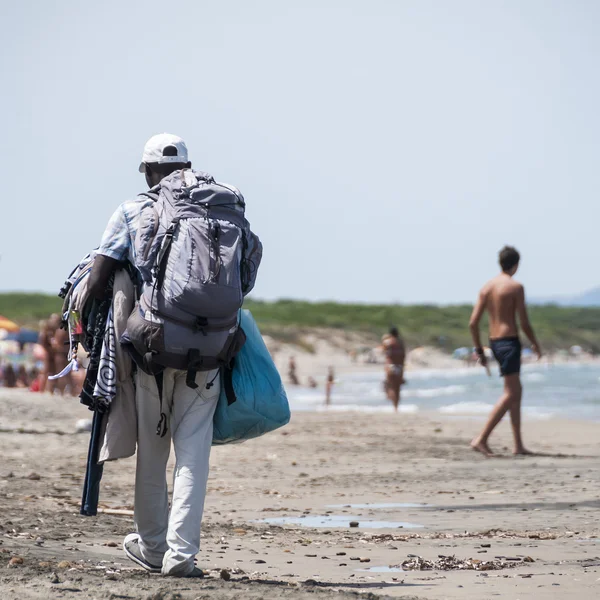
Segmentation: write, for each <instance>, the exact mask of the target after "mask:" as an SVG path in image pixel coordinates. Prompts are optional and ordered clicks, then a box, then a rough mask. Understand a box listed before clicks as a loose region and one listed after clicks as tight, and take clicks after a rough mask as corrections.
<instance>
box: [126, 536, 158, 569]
mask: <svg viewBox="0 0 600 600" xmlns="http://www.w3.org/2000/svg"><path fill="white" fill-rule="evenodd" d="M123 550H124V551H125V554H126V555H127V558H129V560H132V561H133V562H134V563H137V564H138V565H140V567H142V568H143V569H146V571H150V573H160V572H161V571H162V565H151V564H150V563H149V562H148V561H147V560H146V559H145V558H144V557H143V556H142V552H141V550H140V535H139V533H130V534H129V535H128V536H127V537H126V538H125V539H124V540H123Z"/></svg>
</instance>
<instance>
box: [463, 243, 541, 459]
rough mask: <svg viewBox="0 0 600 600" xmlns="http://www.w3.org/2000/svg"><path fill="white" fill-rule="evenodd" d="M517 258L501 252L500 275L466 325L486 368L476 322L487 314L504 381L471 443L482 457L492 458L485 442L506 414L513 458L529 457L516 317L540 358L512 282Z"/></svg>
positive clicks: (511, 250) (521, 294) (509, 249)
mask: <svg viewBox="0 0 600 600" xmlns="http://www.w3.org/2000/svg"><path fill="white" fill-rule="evenodd" d="M519 260H520V255H519V253H518V252H517V251H516V249H515V248H512V247H511V246H505V247H504V248H503V249H502V250H501V251H500V266H501V268H502V272H501V273H500V274H499V275H497V276H496V277H494V279H492V280H491V281H488V283H486V284H485V285H484V286H483V288H482V289H481V291H480V293H479V298H478V300H477V303H476V304H475V308H474V309H473V314H472V316H471V322H470V324H469V326H470V329H471V335H472V336H473V342H474V344H475V349H476V352H477V354H478V355H479V361H480V362H481V364H482V365H483V366H486V365H487V358H486V356H485V354H484V351H483V348H482V346H481V338H480V336H479V321H480V320H481V317H482V316H483V313H484V311H486V310H487V312H488V316H489V330H490V346H491V349H492V352H493V353H494V357H495V358H496V360H497V361H498V365H499V367H500V375H501V376H502V377H504V393H503V395H502V396H501V398H500V400H499V401H498V403H497V404H496V406H495V407H494V409H493V410H492V413H491V415H490V417H489V419H488V422H487V423H486V425H485V427H484V428H483V431H482V432H481V433H480V434H479V436H477V437H476V438H475V439H474V440H473V441H472V442H471V447H472V448H473V450H476V451H477V452H481V453H482V454H483V455H484V456H488V457H489V456H493V455H494V453H493V452H492V450H491V449H490V447H489V446H488V438H489V436H490V434H491V433H492V431H493V430H494V428H495V427H496V425H498V423H500V421H501V419H502V417H503V416H504V415H505V414H506V412H510V422H511V425H512V430H513V436H514V442H515V446H514V454H531V452H529V451H528V450H526V449H525V446H524V445H523V440H522V438H521V397H522V393H523V389H522V387H521V378H520V371H521V341H520V340H519V328H518V326H517V316H518V318H519V321H520V323H521V328H522V329H523V331H524V333H525V335H526V336H527V337H528V338H529V340H530V341H531V346H532V349H533V351H534V352H535V353H536V354H537V355H538V358H539V357H541V356H542V352H541V350H540V346H539V344H538V341H537V339H536V337H535V334H534V333H533V329H532V327H531V325H530V323H529V317H528V315H527V307H526V305H525V288H524V287H523V286H522V285H521V284H520V283H518V282H516V281H515V280H514V279H513V275H514V274H515V273H516V272H517V269H518V268H519Z"/></svg>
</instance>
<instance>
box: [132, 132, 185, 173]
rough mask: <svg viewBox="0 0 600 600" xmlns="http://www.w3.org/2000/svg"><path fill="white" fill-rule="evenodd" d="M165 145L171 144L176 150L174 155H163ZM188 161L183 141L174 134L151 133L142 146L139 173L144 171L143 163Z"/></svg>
mask: <svg viewBox="0 0 600 600" xmlns="http://www.w3.org/2000/svg"><path fill="white" fill-rule="evenodd" d="M167 146H173V147H174V148H175V149H176V150H177V154H176V155H175V156H170V155H169V156H165V155H164V150H165V148H166V147H167ZM186 162H188V149H187V146H186V145H185V142H184V141H183V140H182V139H181V138H180V137H178V136H176V135H171V134H170V133H159V134H158V135H153V136H152V137H151V138H150V139H149V140H148V141H147V142H146V145H145V146H144V153H143V154H142V162H141V163H140V168H139V171H140V173H144V172H145V170H146V169H145V168H144V164H145V163H159V164H165V163H186Z"/></svg>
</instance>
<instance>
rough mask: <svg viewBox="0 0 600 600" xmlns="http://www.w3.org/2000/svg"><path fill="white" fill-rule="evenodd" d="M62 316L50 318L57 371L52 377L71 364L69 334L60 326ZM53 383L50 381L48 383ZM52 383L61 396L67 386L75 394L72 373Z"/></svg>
mask: <svg viewBox="0 0 600 600" xmlns="http://www.w3.org/2000/svg"><path fill="white" fill-rule="evenodd" d="M60 321H61V319H60V316H59V315H56V314H54V315H52V316H51V317H50V320H49V323H50V326H51V329H52V330H53V333H52V339H51V347H52V353H53V363H54V368H55V369H56V371H55V372H54V373H51V375H56V374H57V373H60V372H61V371H62V370H63V369H64V368H65V367H66V366H67V365H68V364H69V333H68V332H67V330H66V329H63V328H62V327H61V325H60ZM48 383H49V384H50V383H51V382H50V381H49V382H48ZM52 383H55V384H56V387H55V388H54V389H57V390H58V391H60V393H61V394H64V393H65V389H66V388H67V386H68V387H69V392H70V393H71V395H74V394H73V376H72V373H67V374H66V375H64V376H63V377H62V378H61V379H59V380H57V381H54V382H52Z"/></svg>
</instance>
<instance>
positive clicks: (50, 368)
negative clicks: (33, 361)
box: [38, 319, 57, 393]
mask: <svg viewBox="0 0 600 600" xmlns="http://www.w3.org/2000/svg"><path fill="white" fill-rule="evenodd" d="M53 337H54V331H53V329H52V324H51V323H50V320H49V319H48V320H45V321H40V334H39V337H38V344H39V345H40V346H41V347H42V348H43V349H44V369H43V371H42V375H41V380H40V392H45V391H48V392H50V393H52V392H53V391H54V387H55V382H54V381H48V375H56V373H57V371H56V365H55V363H54V351H53V350H52V338H53Z"/></svg>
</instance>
